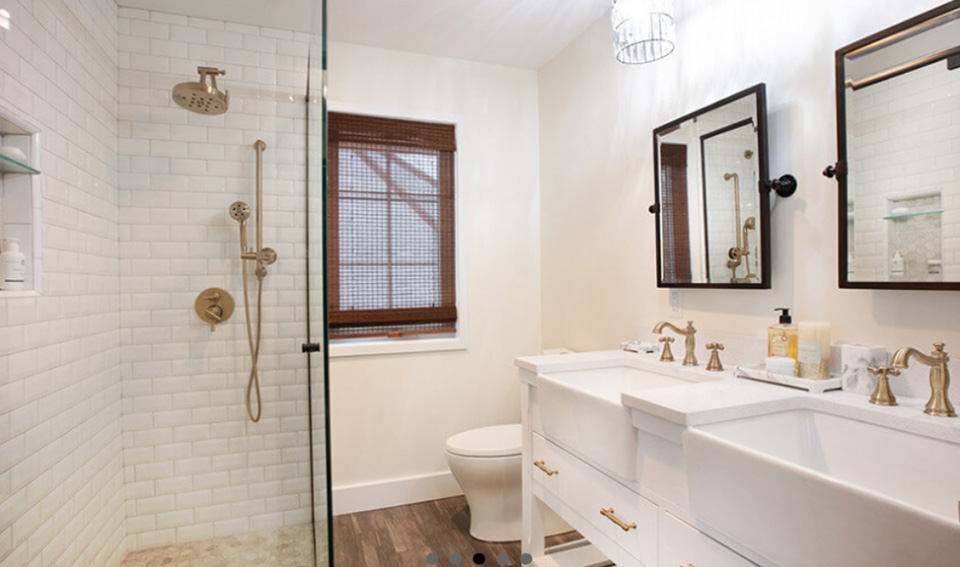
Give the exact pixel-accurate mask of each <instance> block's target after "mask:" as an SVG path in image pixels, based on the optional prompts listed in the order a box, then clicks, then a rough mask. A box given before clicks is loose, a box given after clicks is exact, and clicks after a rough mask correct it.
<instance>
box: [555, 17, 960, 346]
mask: <svg viewBox="0 0 960 567" xmlns="http://www.w3.org/2000/svg"><path fill="white" fill-rule="evenodd" d="M940 3H941V2H940V1H939V0H924V1H911V2H902V1H900V0H882V1H878V0H845V1H844V2H835V1H830V0H811V1H809V2H802V3H801V2H769V1H766V0H743V1H736V2H734V1H730V0H688V1H685V2H680V3H678V8H679V9H682V10H683V12H682V13H680V14H678V31H677V35H678V47H677V49H676V51H675V52H674V53H673V54H672V55H671V56H670V57H669V58H667V59H665V60H662V61H659V62H656V63H653V64H650V65H643V66H625V65H621V64H619V63H617V62H616V61H615V60H614V57H613V53H612V48H611V46H610V30H609V22H608V21H607V20H606V19H605V18H601V19H600V20H598V21H597V22H596V23H595V24H594V25H593V26H592V27H591V28H590V29H589V30H588V31H587V32H586V33H585V34H584V35H583V36H581V37H580V38H578V39H577V40H576V41H574V42H573V43H572V44H571V45H570V46H568V47H567V48H566V49H565V50H564V51H563V52H562V53H561V54H560V55H559V56H558V57H557V58H555V59H554V60H553V61H552V62H551V63H549V64H548V65H547V66H546V67H544V68H543V69H541V71H540V74H539V89H540V127H541V130H540V149H541V202H542V207H541V222H542V229H541V244H542V264H541V267H542V279H543V297H542V301H543V343H544V347H548V348H549V347H556V346H568V347H572V348H575V349H579V350H590V349H605V348H613V347H615V345H617V344H618V343H619V341H621V340H625V339H629V338H632V337H636V336H637V335H638V334H640V333H645V332H648V331H649V329H650V327H651V326H652V325H653V324H654V323H656V321H658V320H661V319H666V318H667V317H668V313H669V308H668V292H667V290H665V289H663V290H660V289H657V287H656V273H655V270H656V268H655V258H656V257H655V244H654V221H653V217H652V215H650V214H649V213H647V210H646V209H647V206H649V205H650V204H651V203H652V202H653V169H652V167H653V163H652V162H653V157H652V156H653V150H652V136H651V131H652V130H653V129H654V128H655V127H657V126H658V125H660V124H663V123H666V122H668V121H670V120H671V119H673V118H675V117H677V116H680V115H682V114H685V113H687V112H690V111H692V110H695V109H697V108H700V107H703V106H706V105H707V104H709V103H711V102H713V101H715V100H718V99H720V98H722V97H724V96H726V95H729V94H732V93H734V92H737V91H739V90H741V89H743V88H746V87H748V86H750V85H753V84H755V83H758V82H765V83H766V84H767V93H768V113H769V118H770V130H771V131H770V150H771V152H770V155H771V160H770V165H771V173H772V174H773V175H775V176H779V175H780V174H782V173H787V172H790V173H793V174H794V175H796V176H797V178H798V179H799V181H800V188H799V191H798V192H797V194H796V195H794V196H793V197H792V198H790V199H788V200H784V201H782V202H780V203H779V204H777V205H776V206H775V208H774V210H773V213H772V218H771V220H772V227H773V289H771V290H769V291H749V292H747V291H743V292H739V291H726V290H696V291H692V290H684V291H683V292H682V293H683V307H684V318H685V319H692V320H693V321H694V322H695V324H696V326H697V328H698V329H700V330H703V331H707V332H727V333H737V334H742V335H750V336H755V337H764V336H765V329H766V327H767V326H768V325H770V324H771V323H773V322H775V321H776V319H775V317H774V315H775V314H774V312H773V308H774V307H778V306H781V305H785V306H790V307H793V311H794V313H795V317H796V318H795V321H797V320H808V321H810V320H825V321H830V322H832V323H833V339H834V342H844V341H846V342H853V341H855V342H863V343H874V344H881V345H884V346H886V347H887V348H890V349H893V348H896V347H898V346H901V345H903V344H910V345H913V346H917V347H922V348H924V350H925V349H926V348H928V347H929V346H930V343H932V342H934V341H935V340H941V341H944V342H946V343H947V345H948V347H947V350H948V351H952V352H953V353H954V355H955V357H956V355H957V354H960V326H958V325H957V322H956V314H957V313H960V293H957V292H939V293H937V292H917V291H902V292H896V291H869V290H863V291H861V290H840V289H839V288H838V286H837V279H838V278H837V267H836V265H837V227H836V225H837V198H836V195H837V185H836V183H835V182H834V181H832V180H828V179H826V178H824V177H822V176H821V175H820V171H821V170H822V169H823V168H824V166H826V165H827V164H830V163H833V162H834V161H835V160H836V130H835V121H836V119H835V113H834V85H833V53H834V51H835V50H836V49H838V48H840V47H842V46H843V45H846V44H848V43H850V42H852V41H854V40H856V39H859V38H860V37H863V36H866V35H868V34H871V33H874V32H876V31H879V30H880V29H882V28H884V27H887V26H889V25H892V24H895V23H897V22H899V21H901V20H903V19H906V18H908V17H911V16H913V15H916V14H918V13H920V12H922V11H924V10H927V9H930V8H933V7H935V6H936V5H938V4H940ZM701 350H702V347H701ZM703 352H705V351H703Z"/></svg>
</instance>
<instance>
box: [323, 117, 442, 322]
mask: <svg viewBox="0 0 960 567" xmlns="http://www.w3.org/2000/svg"><path fill="white" fill-rule="evenodd" d="M328 120H329V128H328V132H329V139H328V156H329V157H328V161H329V163H328V172H329V173H328V183H327V191H328V193H327V197H328V198H327V269H328V284H327V288H328V295H329V327H330V336H331V338H346V337H372V336H390V337H393V336H404V335H410V334H427V333H449V332H454V331H456V321H457V301H456V265H455V257H456V248H455V237H454V220H455V209H454V157H455V154H456V149H457V146H456V136H455V131H454V126H453V125H450V124H436V123H431V122H418V121H412V120H399V119H393V118H378V117H374V116H361V115H356V114H344V113H337V112H331V113H330V114H329V119H328Z"/></svg>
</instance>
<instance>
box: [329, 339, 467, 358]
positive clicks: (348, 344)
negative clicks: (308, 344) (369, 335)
mask: <svg viewBox="0 0 960 567" xmlns="http://www.w3.org/2000/svg"><path fill="white" fill-rule="evenodd" d="M445 350H467V340H466V339H465V338H462V337H459V336H457V337H444V338H429V339H428V338H422V337H411V338H407V339H387V340H383V339H373V340H364V339H357V340H349V339H348V340H344V339H340V340H337V341H335V342H331V343H330V352H329V355H330V358H341V357H348V356H379V355H384V354H405V353H412V352H439V351H445Z"/></svg>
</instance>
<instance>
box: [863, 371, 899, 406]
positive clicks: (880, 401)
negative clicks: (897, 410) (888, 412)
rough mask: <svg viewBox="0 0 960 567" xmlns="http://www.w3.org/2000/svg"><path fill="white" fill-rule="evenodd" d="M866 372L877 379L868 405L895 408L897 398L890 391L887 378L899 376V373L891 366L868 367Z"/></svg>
mask: <svg viewBox="0 0 960 567" xmlns="http://www.w3.org/2000/svg"><path fill="white" fill-rule="evenodd" d="M867 372H869V373H870V374H873V375H875V376H876V377H877V387H876V388H874V390H873V394H872V395H871V396H870V403H871V404H876V405H878V406H895V405H897V398H896V396H894V395H893V391H892V390H891V389H890V380H889V379H888V377H889V376H899V375H900V371H899V370H897V369H896V368H893V367H892V366H868V367H867Z"/></svg>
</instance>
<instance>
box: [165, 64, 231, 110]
mask: <svg viewBox="0 0 960 567" xmlns="http://www.w3.org/2000/svg"><path fill="white" fill-rule="evenodd" d="M197 72H198V73H200V80H199V81H198V82H195V83H180V84H179V85H177V86H175V87H173V100H174V101H175V102H176V103H177V104H179V105H180V106H182V107H183V108H186V109H187V110H189V111H190V112H196V113H197V114H211V115H215V114H223V113H224V112H226V111H227V108H229V107H230V93H229V91H227V92H220V90H219V89H218V88H217V75H226V74H227V72H226V71H224V70H221V69H217V68H216V67H197ZM207 77H209V78H210V82H209V84H208V83H207Z"/></svg>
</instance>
